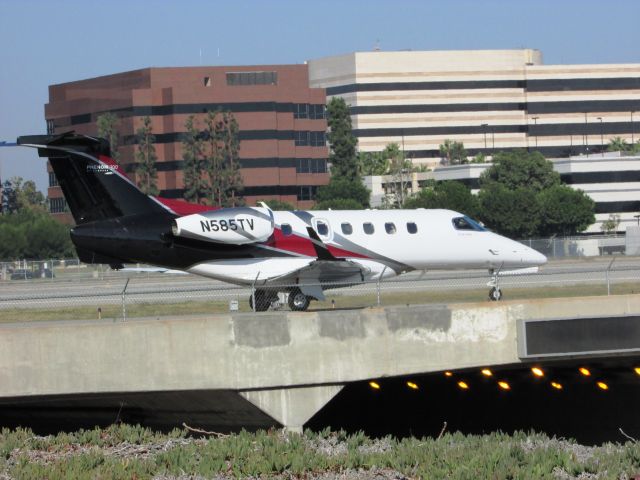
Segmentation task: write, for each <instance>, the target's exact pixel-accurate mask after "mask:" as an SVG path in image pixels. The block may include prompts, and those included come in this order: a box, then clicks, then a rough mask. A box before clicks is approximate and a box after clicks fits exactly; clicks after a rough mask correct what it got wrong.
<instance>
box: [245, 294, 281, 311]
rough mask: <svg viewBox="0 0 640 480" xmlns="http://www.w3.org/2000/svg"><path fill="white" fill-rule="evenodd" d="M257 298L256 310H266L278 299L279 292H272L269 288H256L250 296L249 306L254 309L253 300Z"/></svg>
mask: <svg viewBox="0 0 640 480" xmlns="http://www.w3.org/2000/svg"><path fill="white" fill-rule="evenodd" d="M254 298H255V302H256V308H255V311H256V312H266V311H267V310H269V307H270V306H271V304H272V303H274V302H276V301H278V292H272V291H269V290H256V291H255V292H253V294H252V295H250V296H249V307H251V310H253V309H254V308H253V301H254Z"/></svg>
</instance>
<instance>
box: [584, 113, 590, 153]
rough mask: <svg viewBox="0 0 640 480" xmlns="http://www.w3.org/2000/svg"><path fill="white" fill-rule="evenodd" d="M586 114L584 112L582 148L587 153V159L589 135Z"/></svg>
mask: <svg viewBox="0 0 640 480" xmlns="http://www.w3.org/2000/svg"><path fill="white" fill-rule="evenodd" d="M588 127H589V126H588V125H587V112H584V148H585V150H586V151H587V157H588V156H589V133H588V131H587V128H588Z"/></svg>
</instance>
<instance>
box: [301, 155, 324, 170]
mask: <svg viewBox="0 0 640 480" xmlns="http://www.w3.org/2000/svg"><path fill="white" fill-rule="evenodd" d="M296 173H327V159H326V158H296Z"/></svg>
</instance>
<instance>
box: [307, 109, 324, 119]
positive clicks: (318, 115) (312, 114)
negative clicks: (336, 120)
mask: <svg viewBox="0 0 640 480" xmlns="http://www.w3.org/2000/svg"><path fill="white" fill-rule="evenodd" d="M324 117H325V107H324V105H309V118H310V119H311V120H322V119H323V118H324Z"/></svg>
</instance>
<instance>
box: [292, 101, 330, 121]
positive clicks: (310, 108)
mask: <svg viewBox="0 0 640 480" xmlns="http://www.w3.org/2000/svg"><path fill="white" fill-rule="evenodd" d="M324 117H325V106H324V105H322V104H321V105H313V104H308V103H294V104H293V118H296V119H301V118H310V119H311V120H322V119H323V118H324Z"/></svg>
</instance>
